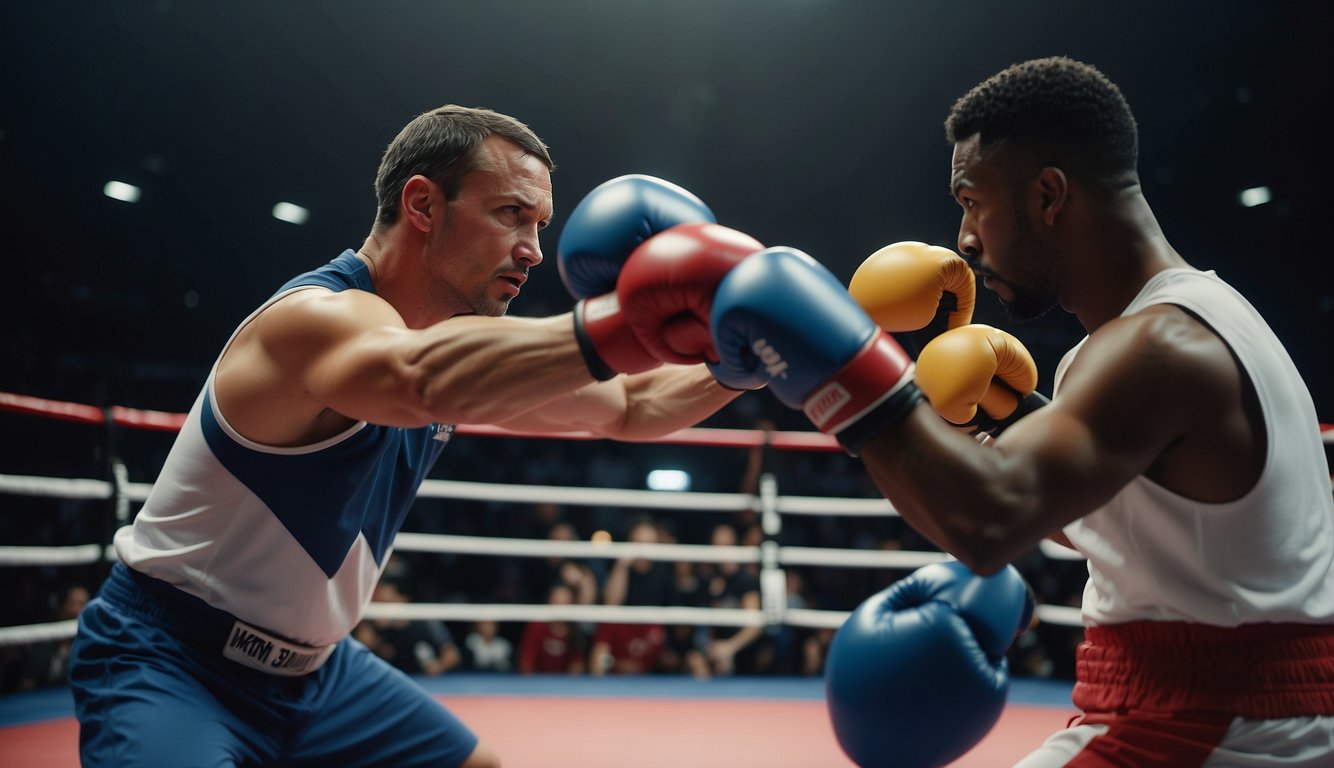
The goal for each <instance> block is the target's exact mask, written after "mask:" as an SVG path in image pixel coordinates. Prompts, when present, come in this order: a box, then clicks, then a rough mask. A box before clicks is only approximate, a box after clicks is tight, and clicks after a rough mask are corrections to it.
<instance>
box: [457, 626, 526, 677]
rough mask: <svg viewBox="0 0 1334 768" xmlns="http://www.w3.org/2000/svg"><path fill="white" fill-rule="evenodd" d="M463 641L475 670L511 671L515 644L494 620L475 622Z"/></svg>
mask: <svg viewBox="0 0 1334 768" xmlns="http://www.w3.org/2000/svg"><path fill="white" fill-rule="evenodd" d="M463 643H464V645H466V646H467V648H468V660H469V665H470V667H471V668H472V669H473V670H474V671H477V672H509V671H510V669H511V668H512V667H513V657H514V644H513V643H511V642H510V641H509V639H508V638H506V637H504V636H502V635H501V634H500V626H499V625H498V624H496V622H494V621H491V620H489V619H484V620H482V621H479V622H477V623H476V624H474V625H473V630H472V631H471V632H469V633H468V636H467V637H466V638H464V639H463Z"/></svg>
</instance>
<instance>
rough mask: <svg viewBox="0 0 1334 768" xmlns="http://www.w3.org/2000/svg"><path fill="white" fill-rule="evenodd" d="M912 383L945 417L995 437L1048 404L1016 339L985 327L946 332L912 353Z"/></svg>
mask: <svg viewBox="0 0 1334 768" xmlns="http://www.w3.org/2000/svg"><path fill="white" fill-rule="evenodd" d="M914 378H915V379H916V381H917V386H919V387H921V388H922V393H923V394H924V395H926V399H927V400H928V401H930V403H931V407H932V408H934V409H935V411H936V413H938V414H940V415H941V416H943V417H944V418H945V420H946V421H948V422H950V423H952V424H954V425H956V426H958V427H960V428H962V429H964V430H965V431H967V432H969V433H979V432H985V433H988V434H990V435H992V436H993V437H994V436H997V435H999V434H1000V433H1001V432H1002V431H1003V430H1004V429H1005V428H1006V427H1008V426H1010V425H1011V424H1013V423H1014V422H1016V421H1018V420H1019V419H1020V418H1022V417H1024V416H1025V415H1027V414H1029V413H1031V412H1032V411H1035V410H1037V409H1038V408H1041V407H1042V406H1044V405H1046V404H1047V403H1049V402H1051V401H1050V400H1048V399H1047V398H1046V397H1044V396H1043V395H1041V394H1040V393H1038V392H1037V391H1036V389H1037V386H1038V367H1037V364H1036V363H1034V362H1033V356H1032V355H1031V354H1029V352H1028V349H1027V348H1025V347H1024V345H1023V343H1021V342H1020V341H1019V340H1018V339H1016V338H1015V337H1013V336H1011V335H1010V334H1008V333H1006V332H1005V331H1002V330H1000V329H999V328H992V327H991V326H989V325H965V326H963V327H961V328H954V329H951V330H948V331H946V332H944V333H942V334H940V335H939V336H937V337H936V338H934V339H932V340H931V342H930V343H929V344H927V345H926V347H925V348H924V349H922V354H920V355H918V357H917V372H916V375H915V377H914Z"/></svg>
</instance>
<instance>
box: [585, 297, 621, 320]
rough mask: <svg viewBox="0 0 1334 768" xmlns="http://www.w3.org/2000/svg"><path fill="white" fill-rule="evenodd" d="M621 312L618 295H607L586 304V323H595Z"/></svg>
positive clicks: (589, 300)
mask: <svg viewBox="0 0 1334 768" xmlns="http://www.w3.org/2000/svg"><path fill="white" fill-rule="evenodd" d="M620 311H621V302H620V301H619V300H617V298H616V294H614V293H605V294H603V295H601V296H597V297H595V298H592V299H588V300H587V301H585V302H584V322H595V321H597V320H602V319H604V318H608V317H611V316H612V315H614V314H616V313H617V312H620Z"/></svg>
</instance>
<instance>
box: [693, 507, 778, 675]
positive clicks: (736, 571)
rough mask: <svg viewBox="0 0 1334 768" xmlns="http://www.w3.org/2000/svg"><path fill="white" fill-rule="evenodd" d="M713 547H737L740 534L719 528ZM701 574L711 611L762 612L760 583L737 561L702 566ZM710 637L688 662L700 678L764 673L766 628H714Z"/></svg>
mask: <svg viewBox="0 0 1334 768" xmlns="http://www.w3.org/2000/svg"><path fill="white" fill-rule="evenodd" d="M710 543H711V544H712V545H713V546H715V547H731V546H736V543H737V535H736V530H735V529H734V528H733V527H732V526H730V525H727V524H726V523H724V524H722V525H718V526H715V527H714V529H713V534H712V536H711V538H710ZM700 571H701V577H700V581H701V584H702V586H703V589H704V596H705V599H706V600H707V601H708V602H707V604H708V605H709V607H712V608H739V609H743V610H754V611H758V610H760V582H759V579H757V578H756V577H755V575H754V574H752V573H750V572H749V571H748V570H746V569H744V568H742V567H741V566H740V565H738V564H737V563H736V562H735V561H725V562H721V563H716V564H715V563H701V564H700ZM706 635H707V642H706V643H704V644H703V646H702V648H698V649H697V650H695V651H693V652H692V653H691V654H689V655H688V658H687V664H688V666H690V668H691V670H692V672H693V673H694V674H695V675H696V676H697V677H702V676H704V675H706V674H708V675H731V674H734V673H739V674H756V673H759V672H762V671H764V670H763V669H761V664H760V649H761V648H762V647H763V646H764V642H763V638H764V628H763V627H760V626H747V627H740V628H736V627H712V628H710V629H709V630H708V631H707V633H706Z"/></svg>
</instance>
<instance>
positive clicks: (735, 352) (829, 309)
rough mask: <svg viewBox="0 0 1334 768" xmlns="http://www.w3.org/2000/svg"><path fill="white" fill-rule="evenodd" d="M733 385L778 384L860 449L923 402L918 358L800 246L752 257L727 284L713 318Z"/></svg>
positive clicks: (779, 392)
mask: <svg viewBox="0 0 1334 768" xmlns="http://www.w3.org/2000/svg"><path fill="white" fill-rule="evenodd" d="M710 330H711V332H712V333H713V340H714V347H715V349H716V350H717V352H718V358H719V362H718V363H717V364H716V365H712V366H710V367H711V370H712V371H713V373H714V375H715V376H716V377H717V379H718V381H719V382H720V383H721V384H722V385H723V386H726V387H730V388H732V389H757V388H759V387H761V386H764V385H766V384H767V385H768V387H769V389H770V390H772V391H773V393H774V395H776V396H777V397H778V399H779V400H781V401H783V403H784V404H786V405H788V406H790V407H793V408H801V409H802V410H803V411H805V413H806V416H807V417H808V418H809V419H810V420H811V423H813V424H814V425H815V426H816V427H818V428H819V429H820V430H821V431H823V432H827V433H830V434H832V435H834V436H835V437H837V438H838V440H839V442H840V443H842V444H843V446H844V448H846V449H847V450H848V451H849V452H850V453H853V454H856V453H857V452H858V451H860V450H861V447H862V446H863V445H864V444H865V443H866V442H867V441H868V440H870V439H871V438H872V437H875V436H876V435H878V434H880V433H881V432H883V431H884V430H886V429H888V428H889V427H891V426H893V425H894V424H897V423H898V422H900V421H902V420H903V419H904V418H906V417H907V415H908V414H909V413H910V412H911V411H912V409H913V406H915V405H916V404H917V403H918V402H920V401H921V399H922V395H921V391H920V390H919V389H918V388H917V385H916V384H914V383H913V381H912V370H913V364H912V359H911V358H910V357H908V355H907V353H905V352H904V351H903V348H902V347H900V346H899V345H898V343H897V342H895V341H894V340H893V338H891V337H890V335H889V334H887V333H885V332H883V331H881V330H880V328H879V327H878V326H876V324H875V321H874V320H872V319H871V318H870V317H869V316H868V315H867V314H866V312H865V311H864V310H862V308H861V307H859V306H857V302H856V301H854V300H853V299H852V297H851V296H849V295H848V291H847V289H846V288H844V287H843V284H842V283H840V282H839V281H838V280H837V279H836V278H835V277H834V276H833V275H832V274H830V273H829V270H827V269H825V268H824V267H823V266H821V265H820V264H819V263H818V262H816V261H815V260H814V259H812V258H811V257H810V256H807V255H806V254H804V253H802V252H801V251H798V250H796V249H794V248H768V249H766V250H763V251H760V252H759V253H756V254H754V255H752V256H750V257H749V258H747V259H745V260H744V261H742V262H741V263H740V264H738V265H737V266H736V268H734V269H733V270H732V271H731V272H730V273H729V274H728V275H727V277H726V278H724V279H723V281H722V283H721V284H720V285H719V286H718V290H717V292H716V293H715V294H714V297H713V310H712V314H711V318H710Z"/></svg>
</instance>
